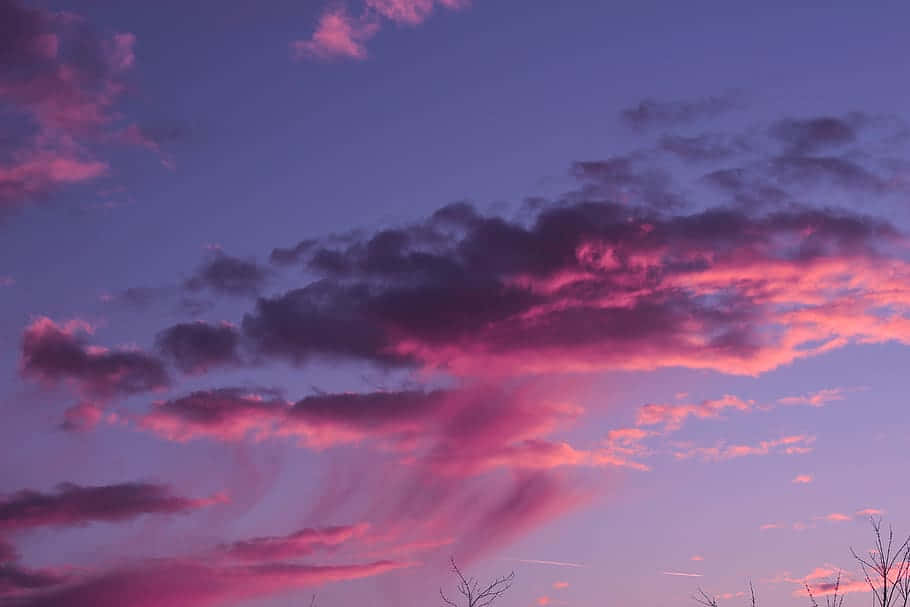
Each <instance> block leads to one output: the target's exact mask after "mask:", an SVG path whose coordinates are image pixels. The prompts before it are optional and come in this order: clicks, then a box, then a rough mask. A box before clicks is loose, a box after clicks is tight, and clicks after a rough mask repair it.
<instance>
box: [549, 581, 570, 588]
mask: <svg viewBox="0 0 910 607" xmlns="http://www.w3.org/2000/svg"><path fill="white" fill-rule="evenodd" d="M568 587H569V582H553V588H554V589H556V590H565V589H566V588H568Z"/></svg>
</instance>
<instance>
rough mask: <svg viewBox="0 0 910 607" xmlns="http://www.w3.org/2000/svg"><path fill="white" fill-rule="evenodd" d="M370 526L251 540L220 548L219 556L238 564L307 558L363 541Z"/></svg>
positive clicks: (314, 530)
mask: <svg viewBox="0 0 910 607" xmlns="http://www.w3.org/2000/svg"><path fill="white" fill-rule="evenodd" d="M369 528H370V525H369V524H367V523H361V524H359V525H346V526H337V527H324V528H317V529H313V528H308V529H302V530H300V531H297V532H295V533H292V534H290V535H285V536H279V537H257V538H251V539H247V540H243V541H239V542H234V543H232V544H227V545H225V546H223V547H222V552H223V553H224V554H225V555H227V556H230V557H232V558H236V559H240V560H252V561H266V560H281V559H293V558H298V557H301V556H308V555H310V554H312V553H313V552H315V551H317V550H320V549H322V550H324V549H326V548H332V547H337V546H339V545H340V544H343V543H345V542H348V541H350V540H352V539H356V538H360V537H363V535H364V534H365V533H366V532H367V531H368V530H369Z"/></svg>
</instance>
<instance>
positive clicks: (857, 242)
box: [243, 163, 906, 373]
mask: <svg viewBox="0 0 910 607" xmlns="http://www.w3.org/2000/svg"><path fill="white" fill-rule="evenodd" d="M588 164H589V165H590V166H588V167H587V168H586V170H588V171H596V170H597V169H596V168H595V166H594V165H595V163H588ZM901 238H902V236H901V235H900V234H899V233H898V231H897V230H896V229H895V228H894V227H892V226H890V225H889V224H887V223H886V222H883V221H881V220H878V219H874V218H872V217H868V216H863V215H858V214H853V213H849V212H845V211H834V210H826V209H813V208H795V209H788V210H779V211H772V212H768V213H764V214H754V213H749V212H747V211H745V210H740V209H724V208H716V209H709V210H705V211H700V212H693V213H689V214H675V215H674V214H666V213H660V212H657V211H653V210H650V209H647V208H634V207H629V206H627V205H622V204H616V203H610V202H577V203H562V204H556V205H553V206H548V207H544V208H543V209H541V210H540V211H539V212H537V213H536V215H534V216H533V217H532V218H531V220H530V221H509V220H507V219H504V218H501V217H495V216H485V215H482V214H480V213H478V212H477V211H476V210H474V209H473V208H472V207H470V206H468V205H464V204H458V205H453V206H450V207H446V208H444V209H441V210H440V211H438V212H436V213H435V214H434V215H433V216H431V217H430V218H428V219H427V220H425V221H422V222H418V223H415V224H412V225H409V226H405V227H403V228H395V229H389V230H383V231H379V232H377V233H375V234H372V235H368V236H365V237H362V238H359V239H357V238H352V239H351V240H350V242H348V243H347V244H342V245H331V244H325V245H324V246H313V245H309V244H308V246H306V247H299V248H297V249H294V250H296V251H298V254H297V257H298V259H299V261H300V262H301V263H304V264H305V265H306V266H307V267H308V269H309V270H310V271H311V272H315V273H317V274H321V275H322V277H323V278H322V279H321V280H319V281H318V282H315V283H313V284H311V285H309V286H306V287H303V288H301V289H297V290H294V291H290V292H288V293H286V294H283V295H279V296H276V297H273V298H263V299H260V300H259V301H258V303H257V306H256V310H255V311H254V312H253V313H251V314H248V315H247V316H246V317H245V318H244V321H243V329H244V332H245V335H246V337H247V338H248V339H249V340H250V341H251V343H252V344H253V345H254V346H255V348H256V349H258V351H259V352H260V353H262V354H264V355H266V356H277V357H282V358H287V359H290V360H292V361H296V362H302V361H305V360H307V359H309V358H311V357H314V356H322V357H327V358H339V357H345V358H352V359H365V360H371V361H374V362H377V363H380V364H384V365H389V364H398V365H406V364H414V363H415V361H416V362H417V363H420V364H424V365H444V366H446V367H447V368H449V369H456V370H459V369H460V370H462V371H463V372H468V371H467V370H468V369H471V370H472V372H476V371H479V370H480V369H485V370H486V371H503V370H504V369H509V370H511V371H510V372H517V371H521V370H522V369H524V370H533V369H536V370H544V369H546V368H551V369H554V370H555V369H556V368H557V367H561V368H573V367H575V368H590V369H594V368H610V367H620V368H622V367H625V368H655V367H660V366H665V365H680V364H682V365H686V366H691V367H699V368H713V369H717V370H721V371H725V372H732V373H756V372H760V371H764V370H767V369H770V368H773V367H775V366H778V365H780V364H783V363H786V362H789V361H790V360H793V359H795V358H798V357H800V356H805V355H808V354H810V353H811V351H812V349H811V348H809V347H808V344H809V342H812V341H814V340H823V341H830V340H834V339H840V338H845V339H848V340H849V339H856V338H858V337H859V334H853V333H850V329H849V328H839V327H837V326H835V325H830V324H827V323H825V322H824V321H823V319H820V318H816V316H817V315H815V314H814V313H813V310H818V309H820V306H823V305H825V306H831V305H838V306H843V305H850V306H858V313H859V314H860V315H861V316H863V317H865V318H867V320H868V321H869V322H873V323H877V322H879V321H881V320H882V319H881V316H880V312H878V311H873V310H872V306H873V303H874V302H875V300H876V298H878V297H880V295H878V294H877V293H878V292H879V290H880V289H882V288H884V285H883V284H882V283H881V281H882V280H885V276H884V275H883V274H881V272H878V273H875V272H872V273H867V274H864V275H863V276H862V279H861V282H862V285H861V287H860V289H859V290H858V291H854V292H852V293H848V292H847V291H846V290H845V289H846V288H847V287H848V284H847V283H846V282H844V280H845V278H844V277H843V276H842V275H841V274H840V272H839V271H838V268H846V267H848V266H851V265H853V266H854V267H859V266H864V267H865V266H869V267H870V269H871V268H873V267H874V266H876V265H878V264H879V263H880V262H881V261H882V260H889V259H890V258H889V255H890V253H889V251H890V250H891V247H892V246H893V245H894V244H896V243H897V242H898V241H899V240H900V239H901ZM281 256H282V259H285V260H286V257H287V253H286V252H282V253H281ZM877 260H878V261H877ZM887 263H890V264H896V265H895V266H894V268H895V270H896V271H898V272H905V271H906V268H905V266H904V262H902V261H898V260H896V259H890V260H889V261H888V262H887ZM793 280H796V281H797V282H796V283H794V282H793ZM851 280H853V281H854V282H855V280H856V279H851ZM820 298H821V299H820ZM900 305H903V304H900ZM800 315H805V316H806V318H805V321H804V322H803V323H801V324H800V326H799V330H797V323H795V322H794V320H795V318H797V317H799V316H800ZM902 335H903V334H901V335H891V336H886V335H885V334H884V333H879V334H878V337H873V336H870V335H867V334H865V333H864V334H863V338H864V339H868V338H872V339H886V338H887V339H902V338H903V337H902Z"/></svg>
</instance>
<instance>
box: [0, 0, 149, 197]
mask: <svg viewBox="0 0 910 607" xmlns="http://www.w3.org/2000/svg"><path fill="white" fill-rule="evenodd" d="M0 22H4V23H11V24H14V25H13V26H11V27H12V28H13V30H11V31H10V32H9V33H10V34H12V35H11V38H10V42H9V45H8V48H5V49H4V52H5V55H4V64H5V65H6V66H7V67H8V68H9V69H6V70H4V72H3V74H2V75H0V104H3V105H4V107H6V109H7V110H10V111H9V112H8V113H10V114H12V115H13V119H14V120H16V121H17V122H18V123H20V124H25V125H29V126H31V127H33V130H34V132H33V133H30V134H29V135H22V136H18V137H17V136H13V135H11V139H10V141H11V142H12V146H11V151H10V153H9V154H8V155H6V156H5V157H3V158H2V159H0V211H3V210H4V209H6V210H11V209H16V208H19V207H21V206H22V205H25V204H27V203H31V202H35V201H39V200H42V199H44V198H45V197H47V196H48V195H50V194H52V193H54V192H55V191H57V190H58V189H60V188H62V187H64V186H68V185H71V184H74V183H86V182H91V181H93V180H96V179H98V178H100V177H102V176H104V175H106V174H107V172H108V163H107V162H105V161H103V160H99V159H97V158H95V157H94V154H93V152H90V151H89V147H90V144H96V143H99V142H108V141H116V142H119V143H127V144H139V145H146V146H147V142H139V141H138V140H137V139H136V135H137V133H138V131H135V130H134V129H132V128H131V127H127V129H125V130H123V131H122V132H123V136H120V135H118V134H117V131H118V129H117V128H116V127H115V126H114V125H115V123H116V122H117V121H118V119H119V118H120V115H119V114H118V113H117V111H116V107H117V104H118V102H119V101H120V99H121V97H122V96H123V93H124V91H125V90H126V84H125V79H126V77H127V75H128V74H129V73H130V71H131V70H132V69H133V67H134V65H135V53H134V47H135V44H136V37H135V36H134V35H133V34H131V33H126V32H121V33H113V34H109V35H102V34H99V33H98V32H97V31H96V30H95V29H94V28H93V27H91V26H90V25H89V24H88V23H87V22H86V21H85V20H84V19H82V18H81V17H78V16H77V15H74V14H71V13H55V12H51V11H47V10H44V9H41V8H32V7H29V6H26V5H24V4H21V3H20V2H18V1H17V0H11V1H9V2H4V3H3V4H2V5H0ZM11 132H12V131H11Z"/></svg>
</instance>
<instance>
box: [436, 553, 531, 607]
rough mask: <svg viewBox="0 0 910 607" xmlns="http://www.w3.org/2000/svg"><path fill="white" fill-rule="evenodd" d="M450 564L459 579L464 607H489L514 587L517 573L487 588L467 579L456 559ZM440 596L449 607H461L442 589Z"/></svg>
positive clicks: (475, 580) (470, 578)
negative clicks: (513, 583)
mask: <svg viewBox="0 0 910 607" xmlns="http://www.w3.org/2000/svg"><path fill="white" fill-rule="evenodd" d="M449 562H450V563H451V565H452V573H454V574H455V576H456V577H457V578H458V586H456V590H457V591H458V593H459V594H460V595H461V596H462V597H463V598H464V607H489V606H490V605H492V604H493V603H494V602H495V601H496V600H497V599H499V598H500V597H502V595H504V594H505V593H506V591H508V590H509V588H511V587H512V582H513V581H514V579H515V572H514V571H513V572H512V573H510V574H509V575H507V576H504V577H498V578H496V579H494V580H493V581H492V582H490V583H489V584H487V585H486V586H481V585H480V582H479V581H477V579H475V578H473V577H466V576H465V575H464V573H462V572H461V569H459V568H458V564H457V563H456V562H455V558H454V557H453V558H451V559H450V560H449ZM439 596H440V597H442V600H443V602H444V603H445V604H446V605H448V606H449V607H459V606H458V603H456V602H455V601H453V600H451V599H450V598H449V597H447V596H446V594H445V593H444V592H443V591H442V588H440V589H439Z"/></svg>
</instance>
